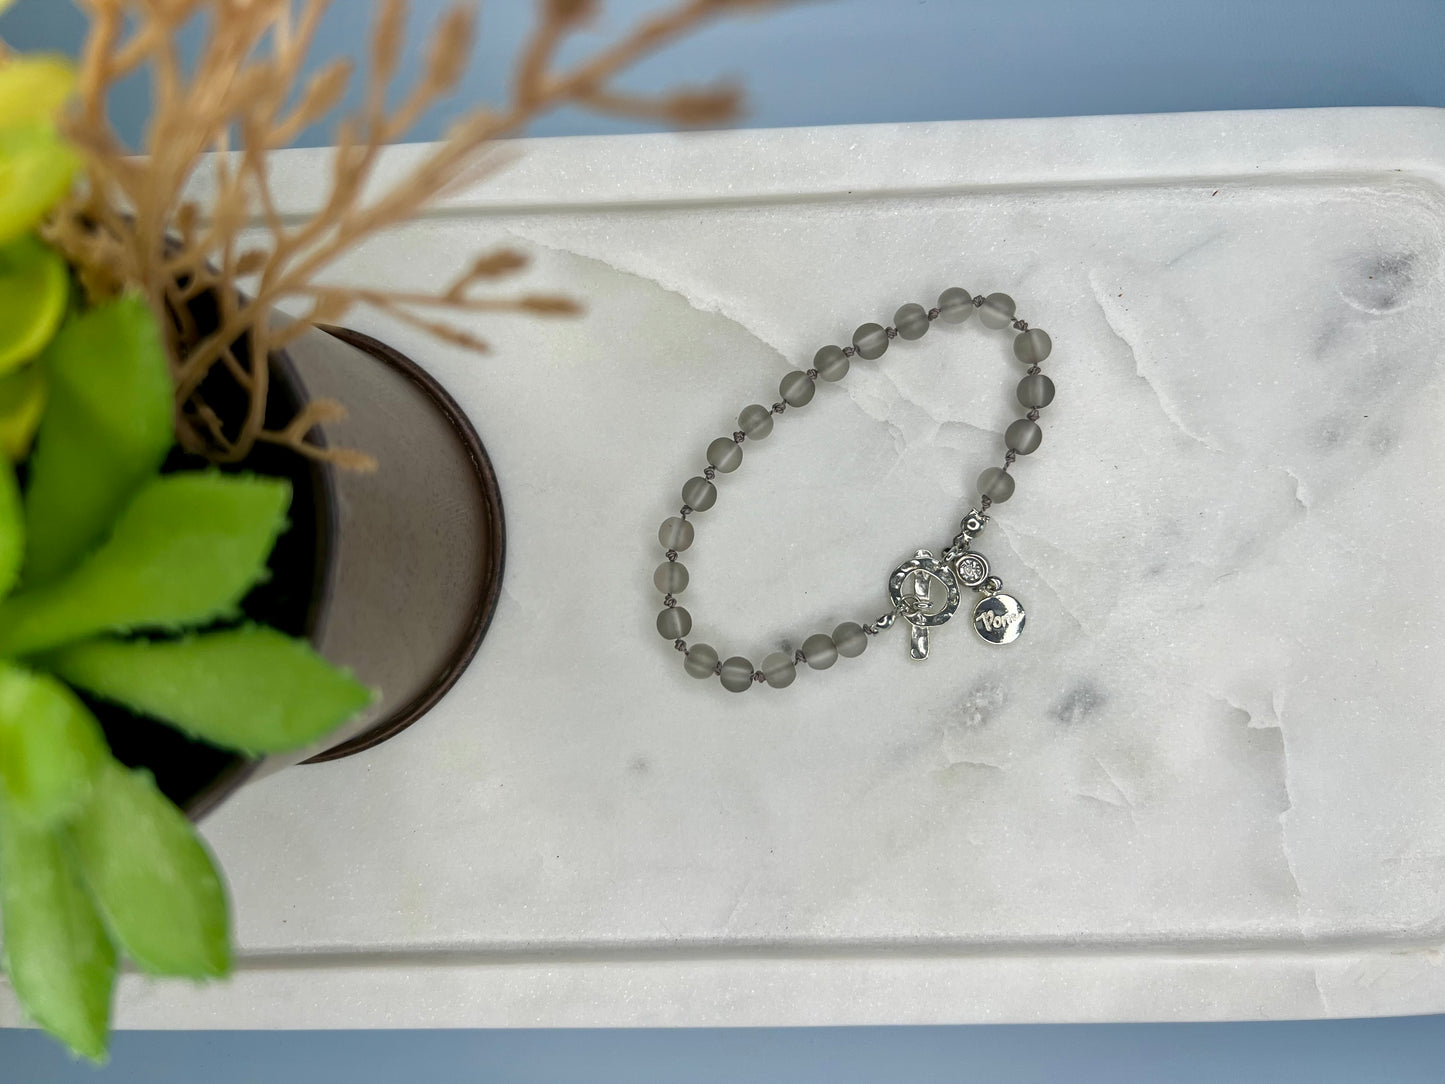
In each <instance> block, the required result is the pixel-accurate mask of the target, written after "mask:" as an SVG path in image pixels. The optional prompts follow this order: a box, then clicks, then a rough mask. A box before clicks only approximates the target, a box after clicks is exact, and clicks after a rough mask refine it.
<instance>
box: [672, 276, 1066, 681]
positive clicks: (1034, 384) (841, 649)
mask: <svg viewBox="0 0 1445 1084" xmlns="http://www.w3.org/2000/svg"><path fill="white" fill-rule="evenodd" d="M974 309H977V310H978V316H979V320H981V321H982V322H983V324H984V325H985V326H986V327H990V328H994V329H996V330H997V329H1001V328H1005V327H1013V328H1014V329H1015V330H1017V331H1018V332H1019V334H1018V335H1017V336H1016V337H1015V338H1014V344H1013V347H1014V356H1015V357H1017V358H1018V359H1019V361H1021V362H1023V364H1025V365H1027V366H1028V373H1027V375H1025V376H1024V378H1023V379H1022V380H1021V381H1019V385H1018V392H1017V396H1018V401H1019V403H1020V404H1022V405H1023V406H1024V407H1025V408H1026V409H1027V414H1026V415H1025V416H1024V417H1022V418H1019V419H1018V420H1017V421H1015V422H1013V423H1012V424H1011V425H1010V426H1009V427H1008V429H1007V430H1006V431H1005V433H1004V445H1005V454H1004V463H1003V466H1001V467H989V468H988V469H987V470H985V471H984V472H983V473H982V474H980V475H979V476H978V489H979V496H980V499H979V503H978V504H977V506H975V507H973V508H970V509H969V510H968V514H967V515H965V516H964V517H963V519H962V521H961V522H960V523H959V529H958V533H957V534H955V535H954V536H953V540H952V542H951V543H950V544H949V545H948V546H947V547H945V548H944V550H943V552H942V555H941V556H939V557H935V556H934V555H933V552H932V551H931V550H918V551H917V552H915V553H914V555H913V556H912V557H910V558H909V559H908V560H907V561H904V562H903V563H902V564H901V565H899V566H898V567H897V568H896V569H894V570H893V573H892V575H890V576H889V577H888V598H889V601H890V603H891V604H892V605H891V608H890V609H889V610H888V612H887V613H885V614H883V616H882V617H879V618H877V619H875V620H873V621H869V622H865V623H862V624H860V623H858V622H854V621H845V622H843V623H842V624H841V625H839V626H838V627H837V628H835V629H834V630H833V634H832V635H831V636H830V635H828V634H826V633H821V632H820V633H816V634H815V635H813V636H809V637H808V638H807V639H806V640H804V641H803V646H802V648H801V649H800V650H798V651H795V652H793V653H792V654H788V653H787V652H785V651H779V652H775V653H773V654H771V655H769V656H768V657H767V658H765V659H764V660H763V665H762V668H761V669H758V670H755V669H753V664H752V662H751V660H749V659H747V658H745V657H743V656H741V655H735V656H733V657H732V658H729V659H726V660H720V659H719V656H718V652H717V651H716V650H715V649H714V648H712V647H710V646H709V645H707V644H691V645H689V644H688V642H687V641H686V640H685V639H684V637H685V636H687V635H688V633H689V632H691V631H692V615H691V614H689V613H688V612H687V611H686V610H685V609H683V608H682V607H681V606H679V605H678V604H677V595H678V594H679V593H681V592H682V591H683V590H684V589H685V588H686V587H687V584H688V572H687V568H686V567H685V566H684V565H683V564H682V562H680V561H679V560H678V559H677V556H678V553H679V552H681V551H682V550H685V549H687V548H688V547H689V546H691V545H692V541H693V526H692V522H691V520H690V519H689V517H690V516H692V515H693V514H694V513H696V512H706V511H707V510H708V509H709V508H711V507H712V506H713V505H714V504H716V503H717V486H716V485H715V484H714V483H715V481H716V479H717V476H718V475H719V474H731V473H732V472H733V471H735V470H737V469H738V467H739V466H740V465H741V464H742V461H743V449H742V445H743V441H745V440H762V439H763V438H764V437H766V436H767V435H768V434H769V433H771V432H772V431H773V418H774V416H775V415H779V416H780V415H782V413H783V411H785V410H786V409H788V408H789V407H793V408H795V409H796V408H798V407H803V406H806V405H807V404H808V403H810V402H811V401H812V399H813V393H814V392H815V391H816V390H817V382H818V378H819V377H822V379H824V380H827V381H829V382H833V381H838V380H841V379H843V377H845V376H846V375H848V367H849V364H850V363H849V359H850V358H853V357H859V358H863V359H864V360H865V361H874V360H876V359H878V358H881V357H882V356H883V354H884V353H885V352H886V351H887V349H888V344H889V343H890V342H892V341H893V340H894V339H895V338H901V339H921V338H922V337H923V336H924V334H925V333H926V332H927V331H928V328H929V326H930V325H931V324H932V323H933V322H934V321H935V320H943V321H944V322H945V323H949V324H961V323H963V322H964V321H965V320H967V319H968V318H969V317H970V316H972V315H973V311H974ZM1052 349H1053V342H1052V340H1050V338H1049V336H1048V334H1047V333H1046V332H1044V331H1041V330H1040V329H1038V328H1030V327H1029V325H1028V323H1027V321H1024V320H1020V319H1017V318H1016V317H1015V315H1014V300H1013V298H1011V297H1009V296H1008V295H1007V294H989V295H988V296H987V297H984V296H982V295H980V296H974V295H972V294H970V293H969V292H968V291H967V290H964V289H961V288H960V287H956V286H955V287H952V288H950V289H947V290H944V291H943V293H942V294H940V295H939V298H938V306H937V307H936V308H932V309H928V310H925V309H924V308H923V306H922V305H917V304H908V305H904V306H903V307H902V308H901V309H899V310H898V311H897V312H896V313H894V315H893V326H892V327H883V326H882V325H880V324H864V325H862V326H861V327H860V328H858V330H857V331H855V332H854V333H853V345H852V346H845V347H837V346H825V347H823V348H822V349H821V350H819V351H818V352H817V354H816V355H814V357H813V366H812V368H810V369H808V370H806V371H804V370H802V369H796V370H794V371H793V372H791V373H789V374H788V375H787V376H785V377H783V380H782V383H781V384H780V385H779V388H778V390H779V394H780V396H781V399H780V401H779V402H776V403H774V404H773V405H772V406H771V407H765V406H762V405H760V404H757V403H754V404H753V405H752V406H748V407H745V408H743V411H742V413H741V414H739V415H738V428H737V431H736V432H735V433H733V434H732V436H730V437H718V438H717V439H716V440H714V441H713V442H712V443H711V444H709V445H708V447H707V462H708V465H707V467H705V468H704V469H703V472H702V474H701V475H699V476H697V477H695V478H690V479H688V481H687V484H686V485H684V486H683V487H682V499H683V502H684V503H683V506H682V508H681V509H680V510H679V512H678V514H677V515H676V516H672V517H670V518H669V519H667V520H665V521H664V522H663V524H662V527H661V529H660V530H659V531H658V533H657V539H658V541H659V542H660V543H661V544H662V548H663V549H664V550H665V551H666V553H667V560H666V561H664V562H663V563H662V564H661V565H659V566H658V567H657V572H656V573H655V574H654V575H653V578H652V579H653V583H654V584H655V585H656V586H657V589H658V590H659V591H661V592H662V594H663V599H662V601H663V610H662V612H661V613H659V614H658V615H657V631H658V632H659V633H660V634H661V635H662V636H663V638H664V639H668V640H671V641H672V642H673V646H674V647H675V648H676V649H677V650H678V651H680V652H682V653H683V656H684V658H683V665H684V668H685V669H686V670H687V672H688V673H689V674H691V675H692V676H693V677H696V678H708V677H712V676H714V675H717V676H718V677H720V678H721V679H722V685H723V688H725V689H728V690H730V691H731V692H735V693H740V692H743V691H744V690H746V689H748V688H750V687H751V686H752V685H753V684H754V683H757V682H767V684H769V685H771V686H773V687H774V688H778V689H782V688H786V687H787V686H789V685H791V684H792V683H793V679H794V678H795V677H796V676H797V667H798V664H799V663H807V664H808V666H809V667H811V668H812V669H814V670H826V669H828V668H829V667H830V666H832V665H833V664H834V663H835V662H836V661H837V660H838V657H839V656H840V655H841V656H843V657H845V658H855V657H857V656H858V655H861V654H863V649H864V648H866V647H867V646H868V637H870V636H876V635H877V634H878V633H880V632H882V631H883V630H884V629H886V628H889V627H891V626H892V625H893V624H894V623H895V621H896V620H897V619H898V618H902V619H903V621H904V622H906V623H907V625H908V626H909V654H910V655H911V656H912V657H913V658H915V659H926V658H928V630H929V629H931V628H936V627H938V626H939V625H942V624H943V623H944V622H946V621H947V620H948V619H949V618H950V617H952V616H953V615H954V613H955V612H956V611H957V610H958V606H959V601H960V595H961V591H960V587H968V588H972V589H973V590H974V591H977V592H978V593H979V594H980V595H981V596H982V597H981V598H980V599H979V600H978V602H977V604H976V605H975V606H974V608H973V627H974V630H975V631H976V632H977V633H978V634H979V636H980V637H982V638H983V640H984V641H985V642H987V643H990V644H1008V643H1012V642H1013V641H1014V640H1016V639H1018V637H1019V633H1021V632H1022V631H1023V627H1024V617H1025V615H1024V608H1023V606H1022V605H1020V603H1019V601H1018V599H1016V598H1014V597H1013V596H1012V595H1007V594H1004V593H1003V590H1002V588H1003V581H1002V580H1000V579H999V578H998V577H997V576H994V575H992V574H991V573H990V571H989V564H988V559H987V558H985V557H984V556H983V554H981V553H977V552H975V551H974V549H973V540H974V539H975V538H976V537H978V535H979V534H980V533H981V532H982V531H983V529H984V526H985V524H987V523H988V521H989V519H990V517H989V516H988V514H987V513H988V510H989V508H990V507H991V506H992V505H994V504H1001V503H1003V502H1004V501H1006V500H1008V499H1009V498H1010V497H1011V496H1013V492H1014V480H1013V476H1012V475H1011V474H1009V468H1010V467H1012V466H1013V464H1014V460H1016V459H1017V458H1018V457H1019V456H1021V455H1028V454H1029V453H1030V452H1033V451H1035V450H1036V449H1037V448H1038V446H1039V444H1040V443H1041V441H1042V439H1043V431H1042V430H1041V429H1040V428H1039V424H1038V418H1039V411H1040V410H1041V409H1043V408H1044V407H1046V406H1048V405H1049V404H1050V403H1051V402H1053V399H1054V382H1053V381H1052V380H1050V379H1049V378H1048V377H1047V376H1044V375H1043V373H1042V372H1040V371H1039V366H1040V363H1041V362H1042V361H1043V360H1044V359H1045V358H1047V357H1048V356H1049V352H1050V351H1051V350H1052Z"/></svg>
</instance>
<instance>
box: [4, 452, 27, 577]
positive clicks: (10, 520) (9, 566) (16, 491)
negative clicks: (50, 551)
mask: <svg viewBox="0 0 1445 1084" xmlns="http://www.w3.org/2000/svg"><path fill="white" fill-rule="evenodd" d="M24 553H25V521H24V520H23V519H22V518H21V510H20V486H19V485H18V484H17V483H16V481H15V471H14V470H12V469H11V467H10V464H9V463H7V462H6V461H5V460H4V459H0V598H4V597H5V595H6V593H7V592H8V591H9V590H10V588H11V587H12V586H14V584H15V578H16V577H17V576H19V575H20V559H21V557H22V556H23V555H24Z"/></svg>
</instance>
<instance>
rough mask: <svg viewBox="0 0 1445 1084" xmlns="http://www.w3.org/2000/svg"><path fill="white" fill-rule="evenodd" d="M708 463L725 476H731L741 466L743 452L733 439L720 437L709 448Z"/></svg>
mask: <svg viewBox="0 0 1445 1084" xmlns="http://www.w3.org/2000/svg"><path fill="white" fill-rule="evenodd" d="M707 461H708V462H709V463H711V464H712V465H713V466H714V467H716V468H717V469H718V470H720V471H722V472H723V473H724V474H731V473H732V472H733V471H735V470H737V469H738V467H739V466H740V465H741V463H742V461H743V450H742V449H741V448H739V447H738V442H737V441H735V440H733V438H732V437H718V438H717V440H715V441H713V442H712V443H711V444H709V445H708V446H707Z"/></svg>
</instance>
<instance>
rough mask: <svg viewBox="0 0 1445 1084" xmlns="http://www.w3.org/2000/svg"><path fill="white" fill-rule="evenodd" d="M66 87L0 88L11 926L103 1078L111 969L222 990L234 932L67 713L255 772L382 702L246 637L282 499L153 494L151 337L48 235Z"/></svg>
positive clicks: (13, 950)
mask: <svg viewBox="0 0 1445 1084" xmlns="http://www.w3.org/2000/svg"><path fill="white" fill-rule="evenodd" d="M66 79H67V74H66V69H64V68H63V66H58V65H55V64H54V63H52V62H47V61H43V60H41V61H14V62H10V63H7V64H4V65H3V66H0V916H3V950H4V958H3V963H4V968H5V972H6V974H7V976H8V978H9V981H10V983H11V985H12V986H13V987H14V990H15V993H16V995H17V996H18V998H19V1000H20V1002H21V1004H22V1005H23V1006H24V1007H25V1009H26V1011H27V1012H28V1013H29V1014H30V1016H31V1017H32V1018H33V1019H34V1020H35V1021H36V1022H37V1023H39V1024H40V1025H41V1026H42V1027H44V1028H46V1029H47V1030H48V1031H50V1032H51V1033H52V1034H53V1035H55V1036H56V1037H58V1038H59V1039H60V1040H62V1041H63V1042H65V1043H66V1044H68V1045H69V1046H70V1047H71V1049H72V1050H74V1051H76V1052H77V1053H79V1054H82V1055H85V1056H87V1057H90V1058H93V1059H100V1058H103V1057H104V1055H105V1051H106V1047H107V1035H108V1029H109V1018H110V1006H111V1001H112V996H113V989H114V984H115V977H116V971H117V961H118V958H119V957H121V956H125V957H128V958H129V959H130V960H131V961H132V962H133V963H134V965H135V966H136V967H137V968H138V969H140V970H141V971H144V972H147V973H150V974H155V975H177V976H186V977H189V978H198V979H199V978H211V977H216V976H221V975H224V974H226V973H227V971H228V970H229V968H230V965H231V948H230V934H229V917H228V907H227V901H226V893H225V889H224V885H223V883H222V880H221V877H220V875H219V873H218V872H217V869H216V866H215V863H214V861H213V860H212V858H211V856H210V854H209V852H208V851H207V849H206V847H205V845H204V844H203V843H202V841H201V840H200V838H199V837H198V836H197V834H196V833H195V831H194V830H193V828H192V826H191V824H190V822H189V821H188V820H187V819H186V817H185V815H184V814H183V813H182V812H181V811H180V810H178V809H177V808H176V807H175V806H174V805H172V804H171V802H170V801H169V800H168V799H167V798H166V797H165V796H164V795H162V794H161V792H160V791H159V790H158V789H157V788H156V785H155V783H154V781H153V780H152V778H151V776H150V775H149V773H147V772H145V771H142V770H131V769H129V768H126V767H124V766H123V765H121V764H120V763H119V762H118V761H117V760H115V759H114V757H113V756H112V755H111V752H110V749H109V747H108V746H107V744H106V739H105V736H104V733H103V731H102V729H101V727H100V724H99V722H98V721H97V720H96V718H95V716H94V715H93V714H92V713H91V711H90V710H89V709H88V708H87V707H86V705H85V703H84V701H83V700H82V699H81V697H80V696H79V695H77V692H76V690H79V691H81V692H83V693H85V694H87V695H89V696H91V697H93V698H97V699H100V700H104V701H109V702H113V703H115V704H119V705H121V706H123V707H125V708H127V709H129V710H130V711H132V712H134V713H136V714H139V715H144V716H147V717H150V718H154V719H157V720H160V721H162V722H166V723H169V724H171V725H173V726H175V727H176V728H178V729H180V730H182V731H184V732H185V733H187V734H189V735H191V736H193V737H195V738H198V739H201V740H204V741H206V742H210V743H212V744H214V745H217V746H220V747H223V748H226V749H233V750H238V751H240V752H243V753H246V754H250V755H262V754H266V753H272V752H278V751H283V750H289V749H295V748H299V747H302V746H305V745H307V744H309V743H311V742H313V741H315V740H316V739H317V738H319V737H321V736H322V735H324V734H325V733H327V732H328V731H330V730H332V729H334V728H335V727H336V726H338V725H340V724H341V723H343V722H345V721H346V720H347V719H348V718H350V717H351V716H352V715H354V714H355V713H356V712H357V711H359V710H360V709H361V708H362V707H364V706H365V705H366V704H367V703H368V702H369V701H370V698H371V694H370V692H369V690H367V689H366V688H365V687H363V686H362V685H360V684H359V683H358V682H357V681H356V680H354V679H353V678H352V677H351V676H350V675H348V674H346V673H344V672H342V671H340V670H338V669H336V668H334V667H332V666H331V665H330V664H329V663H327V662H326V661H325V660H324V659H322V658H321V657H320V656H318V655H317V654H316V653H315V652H313V651H312V650H311V648H310V647H309V646H308V645H307V644H306V643H304V642H303V641H300V640H295V639H293V638H291V637H288V636H286V635H283V634H282V633H280V632H278V631H277V630H275V629H272V628H269V627H266V626H262V625H255V624H248V623H245V622H243V621H242V620H241V616H240V610H239V604H240V602H241V600H242V598H243V597H244V596H245V595H246V594H247V593H248V592H249V591H250V589H251V588H252V587H253V586H254V585H255V584H256V583H257V582H259V581H260V580H261V579H262V578H263V577H264V575H265V573H266V562H267V558H268V556H269V554H270V552H271V549H272V547H273V546H274V544H275V542H276V539H277V537H278V536H279V535H280V534H281V532H282V531H283V530H284V529H285V527H286V517H287V512H288V509H289V506H290V500H291V491H290V486H289V484H288V483H287V482H285V481H283V480H280V479H274V478H265V477H259V476H250V475H235V474H231V475H226V474H221V473H220V472H217V471H213V470H204V471H189V472H176V473H170V474H161V473H160V468H161V464H162V462H163V460H165V458H166V456H167V454H168V452H169V451H170V449H171V447H172V445H173V443H174V432H173V428H172V403H173V389H172V384H171V377H170V371H169V365H168V361H167V358H166V353H165V350H164V348H163V344H162V340H161V336H160V330H159V327H158V325H157V323H156V319H155V317H154V315H153V314H152V312H151V311H150V309H149V308H148V306H147V305H146V304H145V302H144V301H142V300H141V299H140V298H138V297H121V298H119V299H117V300H115V301H112V302H108V303H106V304H103V305H98V306H92V307H89V308H87V307H85V306H84V305H83V304H82V303H81V302H80V301H79V299H77V298H76V297H74V296H72V291H71V289H70V275H69V271H68V268H67V267H66V264H65V262H64V260H63V259H62V258H61V257H60V256H59V255H57V254H56V253H55V252H54V251H52V250H51V249H50V248H49V247H48V246H47V245H46V244H45V243H44V242H43V241H42V240H41V239H40V238H39V237H38V236H37V234H36V233H35V227H36V225H37V223H38V222H39V220H40V218H41V216H42V215H43V214H44V213H45V211H46V209H47V208H48V207H49V206H50V205H51V203H53V201H54V200H55V199H57V198H59V196H60V195H61V194H62V193H63V192H64V191H65V189H66V186H67V185H68V184H69V181H70V176H71V172H72V170H73V168H74V163H73V156H72V155H71V154H70V152H69V151H68V149H67V148H66V147H65V145H64V144H63V143H62V142H61V141H60V140H59V139H58V137H57V136H56V134H55V132H54V129H53V127H51V125H50V124H49V122H48V120H47V119H46V118H47V116H48V113H49V111H53V109H54V107H55V105H56V104H58V102H59V101H60V100H62V99H63V96H64V93H65V90H66V88H67V84H66ZM21 475H23V476H24V479H25V483H24V486H23V487H22V486H21V484H20V481H19V479H20V476H21Z"/></svg>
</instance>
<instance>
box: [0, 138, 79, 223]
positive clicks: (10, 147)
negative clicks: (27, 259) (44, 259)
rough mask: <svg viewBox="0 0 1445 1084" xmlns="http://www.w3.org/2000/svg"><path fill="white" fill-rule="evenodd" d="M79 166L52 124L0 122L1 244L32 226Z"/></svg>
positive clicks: (61, 192) (73, 152) (51, 205)
mask: <svg viewBox="0 0 1445 1084" xmlns="http://www.w3.org/2000/svg"><path fill="white" fill-rule="evenodd" d="M79 168H80V157H79V155H77V154H76V153H75V151H74V150H72V149H71V147H70V145H69V144H67V143H66V142H65V141H64V140H63V139H61V138H60V136H59V134H58V133H57V132H56V131H55V128H54V126H53V125H51V124H48V123H45V122H35V123H30V124H16V125H13V126H9V127H5V126H0V245H3V244H7V243H9V242H10V241H13V240H15V238H17V237H19V236H21V235H22V234H26V233H29V232H30V231H31V230H33V229H34V228H35V226H36V225H37V224H38V223H39V222H40V220H41V219H42V218H44V217H45V214H46V212H47V211H49V210H50V208H52V207H54V206H55V204H56V203H58V202H59V201H60V197H61V196H63V195H65V193H66V191H67V190H68V189H69V188H70V181H71V178H72V177H74V176H75V171H76V170H77V169H79Z"/></svg>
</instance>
